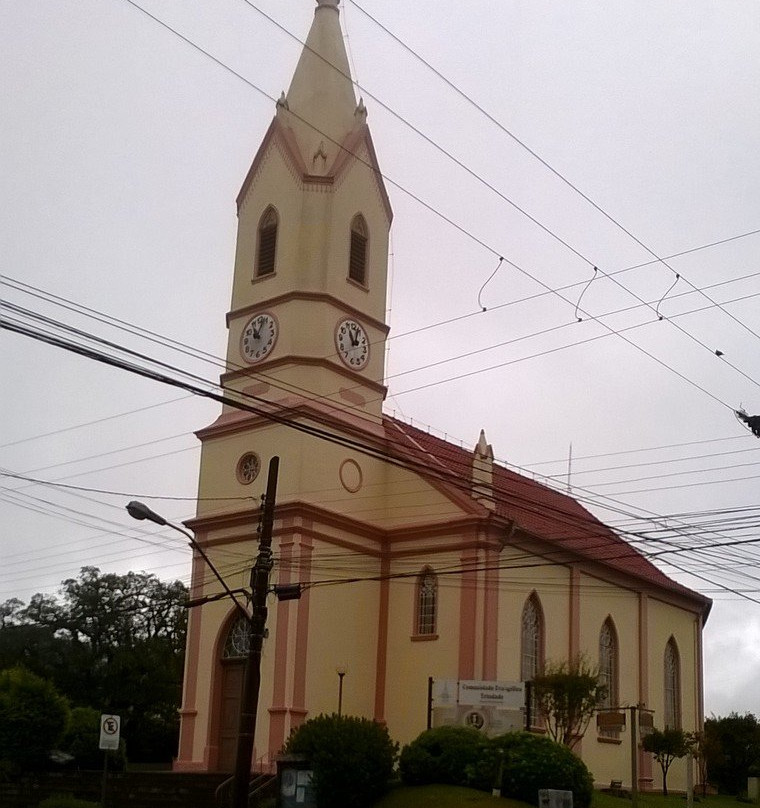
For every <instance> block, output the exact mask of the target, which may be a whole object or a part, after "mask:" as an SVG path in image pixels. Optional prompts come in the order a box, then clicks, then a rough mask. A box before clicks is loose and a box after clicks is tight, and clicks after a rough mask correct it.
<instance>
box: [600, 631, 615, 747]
mask: <svg viewBox="0 0 760 808" xmlns="http://www.w3.org/2000/svg"><path fill="white" fill-rule="evenodd" d="M618 682H619V666H618V639H617V631H615V624H614V623H613V622H612V618H611V617H608V618H607V619H606V620H605V621H604V623H602V630H601V631H600V632H599V684H601V685H604V687H605V691H606V692H605V696H604V700H603V701H602V703H601V704H600V705H599V706H600V707H617V706H618V701H619V696H618ZM599 734H600V735H606V736H610V737H617V735H618V733H617V732H616V731H615V730H609V729H603V730H601V731H600V733H599Z"/></svg>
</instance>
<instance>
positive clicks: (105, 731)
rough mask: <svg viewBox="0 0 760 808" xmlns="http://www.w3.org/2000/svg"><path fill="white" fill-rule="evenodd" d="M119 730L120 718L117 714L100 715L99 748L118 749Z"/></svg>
mask: <svg viewBox="0 0 760 808" xmlns="http://www.w3.org/2000/svg"><path fill="white" fill-rule="evenodd" d="M120 731H121V718H120V717H119V716H118V715H101V716H100V744H99V745H98V748H99V749H118V748H119V733H120Z"/></svg>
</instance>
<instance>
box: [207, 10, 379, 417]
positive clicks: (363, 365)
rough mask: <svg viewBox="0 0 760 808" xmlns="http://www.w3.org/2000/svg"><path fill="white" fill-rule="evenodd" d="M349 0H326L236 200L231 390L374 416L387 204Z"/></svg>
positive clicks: (227, 375) (230, 317)
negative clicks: (346, 31)
mask: <svg viewBox="0 0 760 808" xmlns="http://www.w3.org/2000/svg"><path fill="white" fill-rule="evenodd" d="M339 2H340V0H317V7H316V9H315V12H314V21H313V23H312V26H311V30H310V32H309V35H308V38H307V41H306V45H305V47H304V49H303V52H302V54H301V57H300V59H299V62H298V65H297V67H296V70H295V74H294V76H293V80H292V82H291V84H290V88H289V89H288V92H287V94H286V93H283V94H282V95H281V96H280V99H279V101H278V102H277V105H276V112H275V116H274V119H273V120H272V123H271V124H270V126H269V129H268V130H267V133H266V135H265V136H264V139H263V142H262V143H261V146H260V147H259V149H258V152H257V153H256V156H255V158H254V160H253V164H252V165H251V168H250V170H249V171H248V174H247V176H246V178H245V181H244V182H243V186H242V188H241V190H240V193H239V195H238V199H237V207H238V222H239V223H238V235H237V251H236V257H235V272H234V282H233V290H232V304H231V308H230V311H229V313H228V314H227V326H228V329H229V339H228V348H227V372H226V373H225V374H224V376H223V378H222V381H223V384H224V386H225V388H227V390H228V391H230V392H231V391H238V392H248V393H251V394H253V395H256V396H257V397H259V398H263V399H265V400H267V401H271V402H273V403H275V402H277V403H279V404H282V405H287V406H297V405H307V406H311V407H316V408H318V409H322V410H329V411H330V412H331V413H332V414H334V415H338V414H339V413H340V412H341V411H345V410H352V411H353V412H354V413H355V414H358V415H360V416H362V417H364V418H366V417H370V418H371V419H373V420H376V419H379V418H380V416H381V407H382V402H383V399H384V397H385V387H384V385H383V378H384V354H385V339H386V337H387V333H388V327H387V326H386V324H385V305H386V280H387V256H388V233H389V229H390V224H391V219H392V211H391V207H390V203H389V201H388V196H387V194H386V191H385V187H384V185H383V180H382V176H381V174H380V170H379V167H378V162H377V157H376V155H375V149H374V146H373V144H372V138H371V136H370V132H369V128H368V127H367V110H366V108H365V106H364V103H363V101H362V100H359V101H358V102H357V99H356V95H355V93H354V87H353V83H352V81H351V76H350V68H349V64H348V58H347V56H346V51H345V47H344V44H343V36H342V33H341V28H340V22H339V9H338V5H339Z"/></svg>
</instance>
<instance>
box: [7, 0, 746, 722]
mask: <svg viewBox="0 0 760 808" xmlns="http://www.w3.org/2000/svg"><path fill="white" fill-rule="evenodd" d="M141 5H142V7H143V8H144V9H145V10H146V11H148V12H150V13H151V14H153V15H154V16H155V17H157V18H158V19H159V20H160V21H162V22H163V23H165V24H166V25H167V26H170V27H171V28H174V29H175V30H176V32H178V34H181V36H182V37H185V38H186V39H187V40H190V42H191V43H194V44H195V45H197V46H198V47H199V48H202V49H203V50H205V51H207V52H208V54H210V55H211V56H213V59H212V58H211V57H210V56H208V55H204V54H203V53H202V52H201V51H199V50H198V49H196V48H194V47H193V45H192V44H189V43H188V42H187V41H184V40H183V39H182V38H180V36H178V35H177V34H175V33H172V32H171V31H170V30H168V28H166V27H164V26H162V25H161V24H160V23H159V22H158V21H156V20H155V19H151V18H150V17H148V16H147V15H146V14H145V13H143V12H141V11H140V10H138V8H136V7H135V4H134V3H132V2H129V1H128V0H97V2H95V1H94V0H89V1H88V0H25V2H8V0H6V2H3V3H2V4H0V110H1V112H0V178H2V188H3V196H4V204H3V206H2V209H1V210H0V247H1V249H2V263H3V269H2V274H3V275H4V276H5V278H4V285H3V287H2V290H3V291H2V299H3V300H4V301H6V302H9V303H11V304H13V305H15V306H21V307H24V308H26V309H30V310H33V311H34V312H38V313H42V314H44V315H46V316H49V317H52V318H54V319H56V320H61V321H63V322H65V323H68V324H70V325H74V326H76V327H77V328H81V329H83V330H86V331H88V332H93V333H96V334H98V335H100V336H102V337H104V338H106V339H110V340H112V341H114V342H118V343H120V344H126V345H129V346H130V347H131V348H133V349H134V350H138V351H141V352H142V353H145V354H149V355H151V356H154V357H157V358H160V359H161V360H162V361H165V362H168V363H170V364H172V365H178V366H181V367H182V368H186V369H189V370H192V371H193V372H194V373H196V374H198V375H201V376H203V377H204V378H208V379H212V380H213V379H216V378H217V377H218V373H219V369H218V367H217V366H216V365H214V364H213V363H212V362H206V361H201V360H200V359H198V358H196V357H194V356H188V355H187V354H185V355H181V354H178V353H177V352H175V351H171V350H170V349H169V347H167V341H168V340H177V341H179V342H181V343H183V344H186V345H188V346H191V347H192V349H193V351H192V352H191V353H195V352H200V351H202V352H205V353H206V354H208V355H210V356H211V357H220V356H222V355H223V353H224V347H225V342H226V330H225V326H224V314H225V312H226V311H227V308H228V305H229V296H230V287H231V278H232V266H233V256H234V249H235V228H236V218H235V204H234V203H235V197H236V194H237V192H238V190H239V188H240V185H241V183H242V180H243V178H244V176H245V173H246V171H247V169H248V166H249V165H250V162H251V160H252V158H253V155H254V153H255V150H256V148H257V146H258V144H259V142H260V139H261V137H262V136H263V134H264V132H265V130H266V127H267V126H268V124H269V121H270V120H271V117H272V114H273V112H274V103H273V99H275V98H276V97H277V96H279V94H280V91H281V90H283V89H287V86H288V84H289V81H290V77H291V74H292V71H293V69H294V67H295V63H296V61H297V58H298V54H299V52H300V49H301V44H300V42H299V41H298V40H299V39H300V40H302V39H303V38H304V37H305V35H306V32H307V31H308V28H309V25H310V23H311V18H312V10H313V7H314V3H313V2H312V0H286V2H283V0H251V2H246V0H204V1H203V2H201V1H200V0H184V2H179V0H162V2H157V0H141ZM341 5H342V8H343V14H342V20H343V23H344V31H345V33H346V37H347V42H348V44H349V49H350V56H351V59H352V62H353V65H354V70H355V75H356V78H357V80H358V82H359V84H360V85H361V89H360V90H357V94H358V95H363V96H364V100H365V103H366V105H367V107H368V110H369V124H370V127H371V130H372V133H373V137H374V140H375V145H376V147H377V150H378V154H379V159H380V165H381V168H382V169H383V172H384V174H385V175H386V182H387V185H388V190H389V193H390V196H391V200H392V204H393V207H394V211H395V220H394V225H393V231H392V256H391V259H390V273H391V284H390V289H391V296H390V300H389V322H390V324H391V327H392V332H391V335H392V339H391V340H390V341H389V350H388V362H387V371H388V384H389V388H390V395H389V398H388V400H387V410H388V411H389V412H395V414H396V415H397V416H398V417H403V418H406V419H413V420H414V423H415V424H417V425H430V427H431V429H433V430H435V431H436V432H439V433H442V434H446V435H448V436H449V438H450V439H453V440H462V441H464V443H465V445H467V446H471V445H474V444H475V442H476V441H477V437H478V433H479V430H480V429H481V428H485V430H486V434H487V437H488V439H489V441H490V442H491V443H492V444H493V447H494V451H495V454H496V456H497V458H499V459H500V460H502V461H504V462H508V463H511V464H514V465H517V466H521V467H523V468H525V469H530V470H533V471H535V472H536V473H538V474H542V475H554V476H555V479H556V483H557V484H559V485H566V483H567V469H568V455H569V446H570V444H571V443H572V447H573V448H572V454H573V458H574V459H573V463H572V478H571V482H572V485H573V490H574V492H575V494H576V495H577V496H579V497H581V498H582V499H583V500H584V502H586V503H587V504H589V505H590V507H591V508H592V510H594V512H595V513H597V514H598V515H600V516H601V517H602V518H604V519H606V520H608V521H609V522H610V523H611V524H612V525H613V526H616V527H619V528H620V529H626V530H628V529H631V530H635V531H637V532H638V533H640V534H643V535H645V536H646V537H647V541H648V542H649V543H648V544H647V543H644V542H638V543H637V545H636V546H638V547H639V548H641V549H643V550H645V551H647V552H657V551H659V550H663V549H668V548H671V547H672V546H673V545H672V544H670V545H665V544H657V543H653V539H654V538H657V537H660V538H662V537H663V535H665V534H656V533H654V532H653V531H654V530H655V528H657V527H661V526H662V525H663V524H667V525H669V526H671V527H678V528H680V529H682V530H683V532H682V533H681V534H680V535H673V534H670V535H668V536H667V539H668V541H670V542H676V543H679V544H680V545H682V546H684V547H688V548H691V550H690V552H685V553H679V554H676V555H662V556H659V558H658V563H660V564H661V565H663V568H664V569H665V570H666V571H667V572H668V573H669V574H671V575H672V576H673V577H675V578H676V579H677V580H679V581H682V582H683V583H685V584H687V585H689V586H692V587H693V588H696V589H698V590H700V591H702V592H705V593H706V594H708V595H709V596H710V597H712V598H713V599H714V600H715V606H714V608H713V613H712V615H711V617H710V620H709V622H708V625H707V628H706V631H705V654H706V709H707V711H708V713H710V712H715V713H717V714H725V713H727V712H728V711H729V710H738V711H740V712H743V711H754V712H755V713H758V712H760V675H758V674H759V673H760V586H758V581H759V580H760V577H759V576H760V569H758V559H760V554H759V553H758V551H757V549H756V548H755V545H754V544H753V543H751V542H752V541H754V539H755V537H756V535H757V525H758V524H759V522H760V519H759V517H760V502H758V496H757V491H758V485H757V481H758V477H760V442H758V440H757V439H756V438H754V437H752V436H751V435H750V434H749V433H748V432H747V431H746V430H745V429H744V428H743V427H742V426H741V425H740V424H739V423H738V422H737V421H736V419H735V418H734V416H733V414H732V409H734V408H737V407H739V406H740V405H743V406H744V407H746V408H747V410H748V411H750V412H751V413H760V350H758V349H759V348H760V305H759V304H758V295H760V267H758V265H757V257H756V256H757V253H758V247H759V246H760V234H757V233H754V232H753V231H757V230H759V229H760V148H759V146H760V144H759V143H758V133H759V132H760V104H758V91H759V90H760V60H759V59H758V56H757V54H758V53H760V6H758V5H757V4H750V3H739V2H724V3H720V4H717V3H713V2H708V1H707V0H690V2H688V3H687V2H669V3H660V2H653V1H652V0H644V1H643V2H638V3H635V4H633V3H630V2H619V1H615V0H613V2H606V3H591V2H569V3H562V4H558V3H556V2H550V0H539V1H538V2H536V0H531V2H525V0H508V2H488V1H487V0H471V2H468V3H454V2H446V3H441V2H440V0H437V2H433V0H416V2H396V3H393V4H389V3H384V2H381V0H360V3H359V5H357V4H355V3H353V2H350V0H348V1H347V0H343V3H342V4H341ZM265 15H268V16H269V17H271V19H267V17H266V16H265ZM368 15H371V16H368ZM373 17H374V18H375V19H374V20H373V19H372V18H373ZM378 23H380V24H381V25H382V26H384V27H385V28H386V29H387V31H386V30H383V27H381V25H379V24H378ZM278 26H281V27H278ZM388 31H390V32H392V33H393V34H394V35H395V37H396V38H397V39H393V38H392V37H391V36H390V34H389V33H388ZM418 57H421V59H424V60H426V61H427V62H428V63H429V64H430V65H432V66H433V67H434V68H435V69H436V70H437V71H439V73H440V74H442V75H443V76H444V77H445V78H446V79H447V80H448V81H449V82H450V83H451V84H453V85H455V86H456V87H458V88H459V89H460V90H461V94H458V93H457V92H456V91H455V90H454V89H452V86H451V85H450V84H447V83H445V82H444V81H443V80H442V79H441V78H440V77H438V76H436V75H435V74H434V73H433V72H432V71H431V70H430V68H429V67H427V66H425V64H424V63H423V62H422V61H421V59H420V58H418ZM214 60H217V61H214ZM220 63H221V64H220ZM225 66H226V67H225ZM227 68H229V69H227ZM235 74H237V75H235ZM478 106H479V107H480V110H479V109H478V108H477V107H478ZM415 129H416V130H417V132H415ZM419 133H422V135H421V134H419ZM510 133H511V135H510ZM423 135H424V137H423ZM521 144H523V145H521ZM526 146H527V147H528V148H529V149H530V150H531V151H532V152H533V154H531V153H530V152H529V151H528V150H527V149H526V148H525V147H526ZM447 153H448V154H447ZM539 158H540V159H539ZM563 178H564V179H563ZM566 181H567V182H566ZM568 183H570V184H572V186H575V189H574V188H572V187H571V185H570V184H568ZM576 189H577V190H576ZM579 192H581V193H579ZM584 195H585V197H586V198H584ZM589 200H591V201H589ZM592 203H593V204H592ZM519 209H522V211H524V212H521V211H520V210H519ZM526 214H527V215H526ZM626 231H628V232H626ZM716 242H723V243H720V244H715V246H705V245H711V244H714V243H716ZM700 248H701V249H700ZM681 253H683V254H681ZM679 254H681V255H679ZM667 256H677V257H674V258H671V259H668V260H667V264H668V265H669V266H666V265H665V264H663V263H661V262H658V261H657V260H656V258H667ZM499 257H503V258H504V259H505V261H504V262H503V263H502V264H501V267H500V269H499V271H498V272H497V273H496V275H495V276H494V277H493V278H492V280H490V282H488V283H487V284H486V286H485V288H484V289H482V291H481V287H483V284H484V283H485V282H486V281H487V279H488V278H489V276H490V275H491V274H492V273H493V270H494V269H495V268H496V266H497V264H498V259H499ZM639 265H644V266H639ZM595 266H596V267H597V268H598V271H597V272H596V274H595V273H594V267H595ZM636 266H638V268H636V269H630V270H629V271H627V272H619V271H620V270H624V269H627V268H629V267H636ZM618 272H619V274H615V273H618ZM676 273H678V274H679V275H680V278H679V279H678V282H677V283H676V284H675V286H673V282H674V280H676ZM609 275H611V276H612V278H610V277H607V276H609ZM592 277H595V279H594V280H593V281H592V282H591V283H590V284H588V281H590V280H591V279H592ZM8 278H10V279H13V280H12V281H11V280H8ZM20 284H27V285H29V286H27V287H25V286H22V285H20ZM29 287H34V289H30V288H29ZM567 287H570V288H567ZM671 287H673V288H672V289H671ZM37 290H40V291H37ZM547 290H552V291H547ZM557 290H560V291H557ZM696 290H702V291H701V292H697V291H696ZM32 293H33V294H32ZM52 295H56V296H59V297H61V298H65V299H66V300H69V301H72V302H74V303H76V304H78V305H80V306H85V307H88V308H89V309H92V310H94V311H96V312H99V313H102V314H103V315H105V316H104V318H103V319H104V320H105V322H96V321H94V320H93V319H92V317H88V316H83V315H82V314H81V313H76V312H75V311H72V310H71V308H69V309H64V308H62V307H61V306H56V305H54V304H53V303H51V296H52ZM581 296H582V299H581V300H580V307H579V308H578V309H577V310H576V306H577V304H578V300H579V298H581ZM525 298H529V299H525ZM663 298H664V299H663ZM59 302H60V301H59ZM481 306H485V307H486V308H487V311H485V312H483V311H481ZM5 314H6V315H7V316H12V317H14V318H17V319H19V320H23V321H24V322H29V321H30V320H29V315H25V314H20V313H18V312H10V313H9V312H7V311H6V312H5ZM660 315H662V319H659V316H660ZM578 317H581V318H582V321H581V322H579V321H578ZM113 318H117V319H118V320H120V321H123V322H124V323H127V324H130V325H135V326H139V327H140V328H142V329H146V330H147V331H148V332H151V333H153V334H155V335H158V336H157V337H156V339H157V340H158V344H156V343H150V342H147V341H146V339H145V337H144V336H135V335H129V334H125V333H124V332H123V331H119V330H116V329H114V328H113V325H112V319H113ZM109 321H111V324H109ZM35 327H38V328H39V327H40V326H39V324H37V325H36V326H35ZM422 327H427V328H425V330H422V331H420V330H419V329H420V328H422ZM412 332H413V333H412ZM716 350H718V351H720V352H722V353H723V356H721V357H719V356H716V354H715V351H716ZM0 363H1V365H0V368H1V370H0V373H1V374H2V376H1V384H2V387H1V388H0V389H2V397H1V399H0V467H2V471H3V473H4V474H6V475H7V474H8V473H13V474H20V475H22V476H26V477H30V478H34V479H39V480H45V481H54V482H57V483H58V485H56V486H49V485H48V486H44V485H39V484H30V483H29V482H27V481H24V480H20V479H17V478H13V477H9V476H4V477H2V478H0V485H2V489H1V490H0V525H1V526H2V527H0V531H2V536H1V538H0V541H1V542H2V544H1V545H0V552H2V558H3V563H2V567H0V600H4V599H6V598H9V597H13V596H17V597H21V598H22V599H28V597H29V596H30V595H31V594H32V593H33V592H36V591H54V590H55V588H56V586H57V585H58V583H59V582H60V581H61V580H62V579H64V578H66V577H69V576H73V575H75V574H76V573H77V571H78V569H79V567H80V566H82V565H83V564H95V565H98V566H100V567H101V568H102V569H104V570H116V571H120V572H123V571H126V570H128V569H146V570H151V571H155V572H156V574H158V575H160V576H162V577H183V578H186V577H187V575H188V573H189V566H188V552H187V551H186V549H185V548H184V546H183V545H182V543H181V542H180V540H179V537H177V536H176V534H175V535H174V536H172V535H171V534H166V533H155V532H152V531H150V530H147V529H146V530H143V529H141V527H140V526H139V525H137V523H134V522H132V523H130V520H129V519H128V517H127V516H126V513H125V512H124V510H123V505H124V502H125V501H126V500H127V499H132V498H142V499H146V500H147V501H149V502H150V504H151V505H152V506H153V507H154V508H156V510H159V511H160V512H162V513H163V514H164V515H165V516H167V517H168V518H170V519H174V520H181V519H185V518H187V517H189V516H190V515H192V513H193V510H194V508H193V502H192V498H193V495H194V493H195V485H196V479H197V468H198V458H199V451H198V446H197V441H196V440H195V438H194V437H193V435H192V432H193V430H195V429H198V428H200V427H202V426H204V425H205V424H207V423H209V422H210V421H211V420H212V419H213V418H214V417H215V416H216V413H217V406H216V405H215V404H213V403H210V402H207V401H203V400H201V399H198V398H192V397H190V396H188V395H184V394H182V393H180V392H178V391H176V390H172V389H170V388H167V387H163V386H161V385H159V384H157V383H155V382H151V381H147V380H142V379H139V378H137V377H135V376H132V375H129V374H126V373H125V372H124V371H121V370H117V369H112V368H107V367H104V366H101V365H98V364H96V363H94V362H93V361H91V360H89V359H86V358H82V357H77V356H74V355H71V354H68V353H65V352H63V351H61V350H60V349H57V348H53V347H50V346H47V345H44V344H41V343H39V342H35V341H33V340H31V339H30V338H28V337H25V336H19V335H16V334H11V333H8V332H7V331H4V332H2V333H0ZM75 427H78V428H75ZM61 483H62V484H65V485H72V486H80V487H82V488H83V489H96V490H73V489H65V488H62V487H61ZM100 492H115V493H113V494H109V493H100ZM173 498H174V499H173ZM658 515H659V516H667V517H669V518H668V519H667V520H665V522H663V521H662V520H659V521H656V522H655V521H652V522H646V521H644V518H645V517H646V518H650V517H653V516H658ZM726 541H734V542H735V541H744V542H747V543H744V544H740V545H735V546H733V547H732V548H730V549H726V548H724V549H723V550H719V551H716V550H715V549H714V548H713V549H710V548H705V547H702V548H700V547H699V545H701V544H702V545H704V544H706V545H714V544H717V543H720V542H726ZM673 564H677V565H678V567H675V566H673ZM684 570H688V571H691V572H696V573H697V574H698V575H699V576H701V577H699V578H695V577H693V576H692V575H689V574H688V573H687V572H685V571H684ZM726 587H728V589H730V590H734V591H733V592H730V591H727V590H726Z"/></svg>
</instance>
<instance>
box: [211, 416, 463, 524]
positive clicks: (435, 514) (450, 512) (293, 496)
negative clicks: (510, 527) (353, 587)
mask: <svg viewBox="0 0 760 808" xmlns="http://www.w3.org/2000/svg"><path fill="white" fill-rule="evenodd" d="M246 452H256V453H257V454H258V455H259V457H260V458H261V462H262V471H261V473H260V475H259V478H258V479H257V480H255V481H254V482H253V483H252V484H249V485H243V484H242V483H240V482H239V481H238V479H237V476H236V468H237V463H238V461H239V459H240V457H241V456H242V455H243V454H244V453H246ZM275 454H276V455H277V456H279V457H280V474H279V480H278V490H277V499H278V503H280V504H283V503H287V502H289V501H293V500H297V501H300V502H311V503H314V504H315V505H319V506H321V507H324V508H329V509H332V510H335V511H337V512H339V513H341V514H343V515H345V516H350V517H353V518H355V519H357V520H360V521H362V522H365V523H367V524H371V525H374V526H376V527H382V528H384V529H393V528H396V527H398V526H407V525H408V526H411V525H414V524H417V523H420V522H429V521H442V522H443V521H445V520H447V519H452V518H455V517H456V516H459V515H460V514H461V510H460V509H458V508H457V507H456V506H454V505H453V504H452V502H451V501H450V500H449V499H448V498H447V497H445V496H444V495H443V494H442V493H441V492H440V491H439V490H437V489H436V488H434V487H433V486H431V485H430V484H429V483H427V482H425V481H424V480H423V479H421V478H420V477H419V476H418V475H415V474H412V473H410V472H408V471H405V470H403V469H400V468H396V467H393V466H389V465H388V464H386V463H382V462H380V461H379V460H375V459H373V458H371V457H367V456H366V455H362V454H359V453H357V452H353V451H351V450H348V449H346V448H345V447H343V446H339V445H336V444H333V443H329V442H327V441H324V440H320V439H319V438H316V437H312V436H309V435H305V434H303V433H301V432H298V431H297V430H294V429H288V428H285V427H281V426H278V425H272V424H270V423H266V422H262V423H260V424H259V425H258V426H256V427H255V429H251V430H250V431H247V432H245V433H234V434H230V435H226V436H220V437H216V438H214V439H213V440H206V441H205V442H204V445H203V448H202V456H201V475H200V485H199V497H201V499H200V501H199V505H198V508H199V516H207V515H212V514H213V513H215V512H220V511H229V510H230V503H229V501H228V500H224V499H222V498H224V497H241V498H251V499H250V501H249V502H248V503H244V502H242V501H241V503H240V507H241V508H242V507H250V506H251V505H257V504H258V497H259V495H260V494H261V493H263V490H264V488H265V485H266V469H267V465H268V458H270V457H272V456H274V455H275ZM345 461H352V462H353V463H354V464H356V466H358V468H359V469H360V470H361V487H360V488H359V489H358V490H357V491H355V492H354V491H350V490H347V488H346V487H345V486H344V485H343V483H342V482H341V466H342V465H343V464H344V462H345ZM214 498H219V499H218V500H217V501H216V502H215V501H214Z"/></svg>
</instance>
